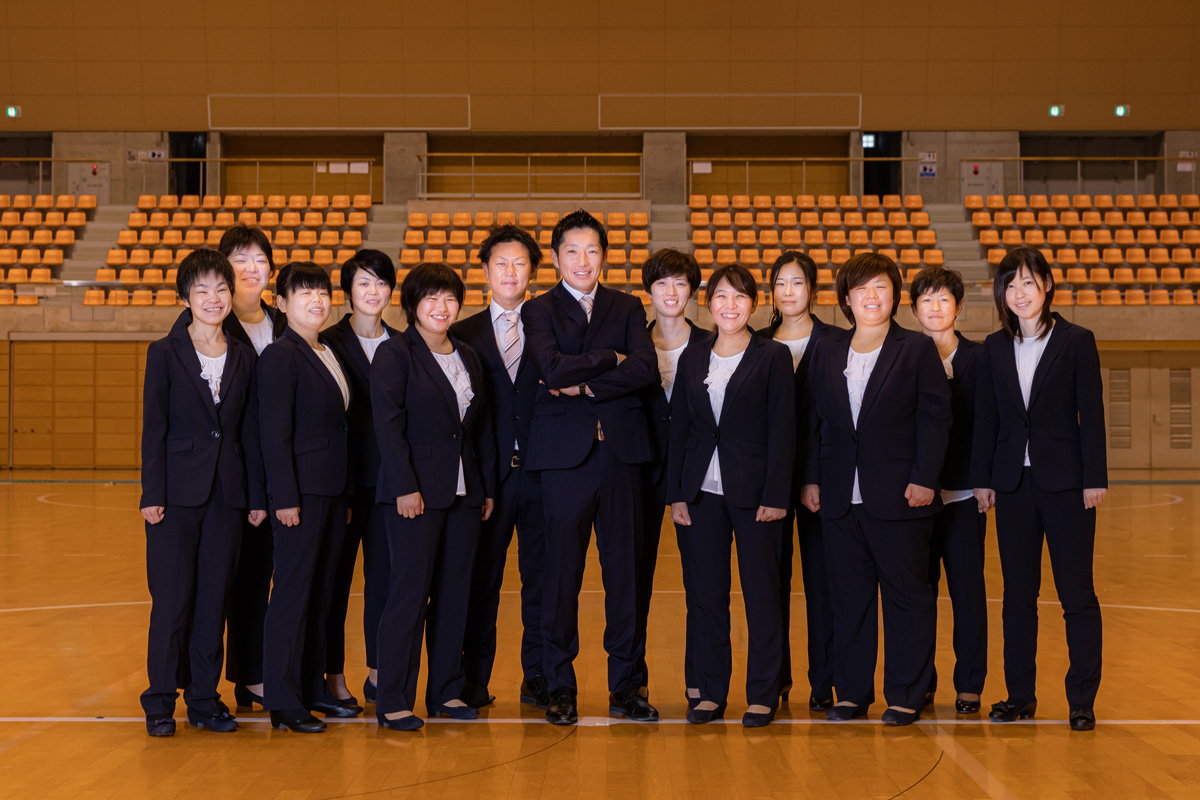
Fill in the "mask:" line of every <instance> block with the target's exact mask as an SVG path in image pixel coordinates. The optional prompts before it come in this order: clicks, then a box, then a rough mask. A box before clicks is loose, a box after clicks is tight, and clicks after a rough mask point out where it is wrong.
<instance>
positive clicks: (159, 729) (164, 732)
mask: <svg viewBox="0 0 1200 800" xmlns="http://www.w3.org/2000/svg"><path fill="white" fill-rule="evenodd" d="M146 733H148V734H150V735H151V736H174V735H175V720H174V719H173V718H172V717H169V716H166V715H164V714H156V715H154V716H152V717H146Z"/></svg>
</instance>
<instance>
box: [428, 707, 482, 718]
mask: <svg viewBox="0 0 1200 800" xmlns="http://www.w3.org/2000/svg"><path fill="white" fill-rule="evenodd" d="M429 716H431V717H449V718H450V719H479V712H478V711H476V710H475V709H473V708H471V707H470V706H448V705H444V704H443V705H440V706H433V707H432V708H430V709H429Z"/></svg>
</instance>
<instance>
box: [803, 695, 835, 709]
mask: <svg viewBox="0 0 1200 800" xmlns="http://www.w3.org/2000/svg"><path fill="white" fill-rule="evenodd" d="M831 708H833V698H832V697H830V698H828V699H826V700H821V699H819V698H818V697H816V696H815V695H814V696H812V697H809V698H808V710H809V711H828V710H829V709H831Z"/></svg>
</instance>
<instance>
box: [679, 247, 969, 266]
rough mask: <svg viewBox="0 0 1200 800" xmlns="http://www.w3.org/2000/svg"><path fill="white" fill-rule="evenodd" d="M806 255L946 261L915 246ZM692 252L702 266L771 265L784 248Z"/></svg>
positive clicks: (817, 259)
mask: <svg viewBox="0 0 1200 800" xmlns="http://www.w3.org/2000/svg"><path fill="white" fill-rule="evenodd" d="M804 252H805V253H807V254H808V257H809V258H811V259H812V260H813V263H814V264H816V265H817V266H818V267H821V266H824V265H826V264H833V265H834V266H836V267H840V266H841V265H842V264H845V263H846V262H847V261H849V260H850V257H851V256H852V255H858V254H859V253H879V254H880V255H885V256H887V257H888V258H890V259H892V260H893V261H895V262H896V263H897V264H899V265H900V266H902V267H904V268H906V269H907V268H909V267H920V266H926V267H940V266H942V265H943V264H945V259H944V257H943V254H942V251H941V250H917V249H914V248H908V249H905V250H899V251H897V250H894V249H891V248H880V249H878V250H872V249H871V248H862V249H857V250H851V249H850V248H833V249H830V250H825V249H822V248H813V249H808V250H805V251H804ZM693 255H694V256H695V258H696V263H697V264H699V265H700V266H702V267H706V266H710V265H712V264H716V265H717V266H718V267H724V266H728V265H730V264H741V265H742V266H744V267H756V266H759V265H761V264H766V265H770V264H773V263H774V262H775V260H776V259H778V258H779V257H780V256H781V255H783V251H782V250H779V249H764V250H758V249H754V248H742V249H740V250H734V249H732V248H721V249H718V250H716V251H715V252H714V251H713V250H696V251H695V252H694V253H693Z"/></svg>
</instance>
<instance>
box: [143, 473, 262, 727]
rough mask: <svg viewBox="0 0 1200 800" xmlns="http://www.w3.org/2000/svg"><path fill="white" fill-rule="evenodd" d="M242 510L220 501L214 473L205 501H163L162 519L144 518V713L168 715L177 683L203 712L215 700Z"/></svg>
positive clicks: (213, 705)
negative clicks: (172, 503)
mask: <svg viewBox="0 0 1200 800" xmlns="http://www.w3.org/2000/svg"><path fill="white" fill-rule="evenodd" d="M245 518H246V510H245V509H241V508H230V507H229V506H227V505H226V504H225V498H224V495H223V494H222V493H221V482H220V481H219V480H216V481H213V490H212V494H211V495H210V496H209V499H208V502H207V503H206V504H205V505H203V506H196V507H191V506H167V507H166V511H165V513H164V515H163V520H162V522H160V523H158V524H157V525H150V524H149V523H147V524H146V579H147V583H148V584H149V586H150V597H151V604H150V632H149V637H148V642H147V647H146V673H147V676H148V677H149V679H150V686H149V688H147V689H146V691H144V692H142V697H141V700H142V709H143V710H144V711H145V712H146V714H147V715H152V714H154V715H157V714H166V715H170V714H171V713H172V712H173V711H174V710H175V698H176V697H177V696H178V695H177V693H176V691H175V690H176V689H177V688H179V687H183V690H184V692H183V699H184V702H186V703H187V705H188V708H191V709H193V710H195V711H197V712H199V713H201V714H208V713H215V712H216V711H217V710H218V708H219V705H218V703H220V701H221V696H220V695H219V694H218V693H217V684H218V683H219V682H220V680H221V662H222V658H223V654H224V646H223V644H224V643H223V637H222V634H223V633H224V632H225V613H226V610H227V609H228V606H229V588H230V586H231V585H232V583H233V574H234V571H235V569H236V568H237V556H238V544H239V540H240V538H241V531H242V528H241V522H242V521H244V520H245Z"/></svg>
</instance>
